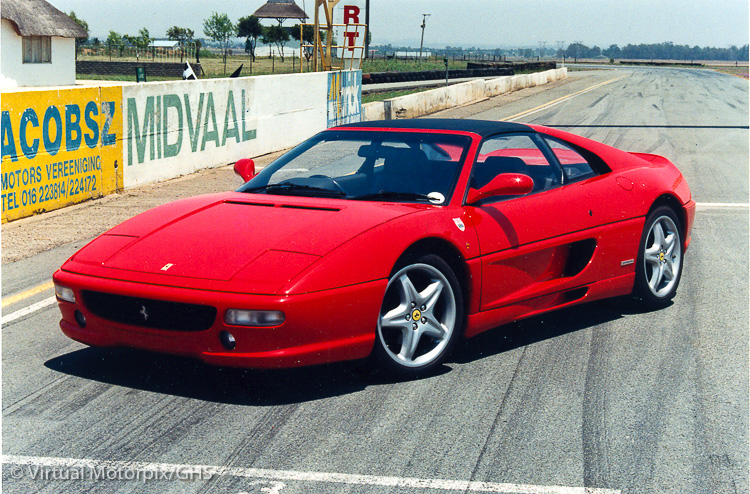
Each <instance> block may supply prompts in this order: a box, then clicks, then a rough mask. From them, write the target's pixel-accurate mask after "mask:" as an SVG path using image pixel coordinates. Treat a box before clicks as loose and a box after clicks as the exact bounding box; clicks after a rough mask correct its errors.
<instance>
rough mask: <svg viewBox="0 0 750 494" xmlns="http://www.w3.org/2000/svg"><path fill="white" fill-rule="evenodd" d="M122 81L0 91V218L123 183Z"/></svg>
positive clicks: (42, 208) (59, 204) (47, 207)
mask: <svg viewBox="0 0 750 494" xmlns="http://www.w3.org/2000/svg"><path fill="white" fill-rule="evenodd" d="M121 105H122V88H121V87H119V86H114V87H92V88H70V89H55V90H29V91H23V90H20V91H13V92H3V93H2V94H1V95H0V110H2V122H1V123H2V222H3V223H5V222H7V221H10V220H14V219H18V218H23V217H26V216H31V215H33V214H37V213H42V212H44V211H50V210H53V209H57V208H60V207H63V206H67V205H70V204H75V203H78V202H81V201H85V200H87V199H93V198H97V197H101V196H102V195H106V194H109V193H112V192H114V191H116V190H120V189H122V186H123V185H122V184H123V180H122V166H121V165H122V108H121Z"/></svg>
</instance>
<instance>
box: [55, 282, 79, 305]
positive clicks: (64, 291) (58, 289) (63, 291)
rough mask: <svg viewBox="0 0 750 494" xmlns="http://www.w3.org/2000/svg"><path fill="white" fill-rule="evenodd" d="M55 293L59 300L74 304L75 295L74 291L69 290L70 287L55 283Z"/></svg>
mask: <svg viewBox="0 0 750 494" xmlns="http://www.w3.org/2000/svg"><path fill="white" fill-rule="evenodd" d="M55 295H56V296H57V298H59V299H60V300H64V301H66V302H70V303H71V304H75V303H76V295H75V293H73V290H71V289H70V288H68V287H66V286H60V285H57V284H56V285H55Z"/></svg>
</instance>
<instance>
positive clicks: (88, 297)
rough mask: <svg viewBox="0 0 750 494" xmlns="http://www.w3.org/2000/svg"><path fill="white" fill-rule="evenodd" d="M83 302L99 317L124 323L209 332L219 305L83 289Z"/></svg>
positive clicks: (155, 327)
mask: <svg viewBox="0 0 750 494" xmlns="http://www.w3.org/2000/svg"><path fill="white" fill-rule="evenodd" d="M82 295H83V303H84V304H85V305H86V307H87V308H88V309H89V310H90V311H91V312H92V313H93V314H94V315H96V316H99V317H101V318H103V319H108V320H110V321H115V322H119V323H123V324H131V325H133V326H140V327H145V328H154V329H166V330H171V331H205V330H207V329H208V328H210V327H211V326H213V324H214V321H215V320H216V307H211V306H208V305H199V304H183V303H180V302H166V301H164V300H152V299H148V298H140V297H126V296H124V295H114V294H111V293H102V292H92V291H88V290H86V291H83V292H82Z"/></svg>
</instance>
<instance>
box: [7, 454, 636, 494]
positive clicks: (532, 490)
mask: <svg viewBox="0 0 750 494" xmlns="http://www.w3.org/2000/svg"><path fill="white" fill-rule="evenodd" d="M2 462H3V463H4V464H12V465H29V466H37V467H42V468H52V469H62V468H78V469H80V468H90V469H102V468H104V469H107V470H109V469H111V470H116V471H141V472H181V473H183V474H184V473H185V472H195V473H204V474H208V475H217V476H229V477H247V478H253V479H266V480H273V481H300V482H322V483H329V484H347V485H363V486H377V487H381V486H383V487H406V488H412V489H439V490H445V491H462V492H496V493H508V494H510V493H513V494H620V493H621V491H620V490H615V489H599V488H594V487H565V486H555V485H531V484H504V483H496V482H474V481H466V480H443V479H418V478H401V477H381V476H376V475H353V474H348V473H327V472H299V471H294V470H268V469H260V468H241V467H217V466H210V465H182V464H176V463H151V462H139V461H107V460H87V459H76V458H53V457H37V456H17V455H3V456H2ZM11 473H12V474H14V472H11Z"/></svg>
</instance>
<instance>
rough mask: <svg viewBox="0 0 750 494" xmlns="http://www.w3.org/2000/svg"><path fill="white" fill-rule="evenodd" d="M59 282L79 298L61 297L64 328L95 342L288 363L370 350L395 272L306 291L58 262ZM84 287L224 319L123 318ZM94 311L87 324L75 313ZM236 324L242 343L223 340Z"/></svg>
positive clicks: (236, 361)
mask: <svg viewBox="0 0 750 494" xmlns="http://www.w3.org/2000/svg"><path fill="white" fill-rule="evenodd" d="M53 279H54V281H55V283H57V284H59V285H62V286H66V287H69V288H71V289H72V290H73V292H74V293H75V296H76V302H75V303H70V302H65V301H62V300H58V304H59V306H60V311H61V312H62V320H61V321H60V328H61V329H62V331H63V333H65V334H66V335H67V336H68V337H70V338H72V339H74V340H76V341H79V342H81V343H84V344H86V345H90V346H98V347H130V348H138V349H142V350H148V351H154V352H160V353H168V354H175V355H184V356H188V357H194V358H197V359H200V360H202V361H204V362H206V363H209V364H213V365H220V366H232V367H255V368H281V367H295V366H305V365H316V364H322V363H327V362H335V361H341V360H354V359H360V358H364V357H366V356H368V355H369V354H370V352H371V351H372V348H373V345H374V342H375V336H376V335H375V330H376V327H377V318H378V317H379V311H380V305H381V302H382V299H383V294H384V293H385V288H386V285H387V280H377V281H372V282H368V283H362V284H358V285H353V286H348V287H342V288H336V289H333V290H326V291H321V292H314V293H307V294H302V295H276V296H269V295H248V294H241V293H228V292H216V291H206V290H195V289H187V288H179V287H168V286H161V285H151V284H143V283H133V282H128V281H121V280H112V279H104V278H97V277H91V276H86V275H81V274H77V273H71V272H68V271H62V270H58V271H57V272H56V273H55V274H54V276H53ZM83 290H92V291H97V292H103V293H111V294H118V295H124V296H129V297H142V298H144V299H153V300H161V301H169V302H180V303H187V304H205V305H211V306H213V307H215V308H216V309H217V316H216V320H215V321H214V323H213V325H212V326H211V327H210V328H209V329H207V330H204V331H190V332H186V331H174V330H161V329H153V328H146V327H139V326H133V325H130V324H123V323H119V322H115V321H112V320H108V319H104V318H102V317H98V316H96V315H95V314H93V313H92V312H91V310H90V308H89V307H87V306H86V305H85V303H84V298H83V296H82V291H83ZM228 309H253V310H281V311H283V312H284V314H285V315H286V319H285V321H284V322H283V323H282V324H281V325H279V326H275V327H244V326H233V325H228V324H226V323H225V322H224V314H225V312H226V311H227V310H228ZM76 311H80V312H81V313H83V315H84V316H85V318H86V325H85V327H82V326H81V325H80V324H79V323H78V322H77V321H76V317H75V312H76ZM222 331H228V332H230V333H231V334H232V335H233V336H234V338H235V340H236V346H235V348H233V349H231V350H229V349H227V348H226V347H225V346H224V345H222V343H221V340H220V336H219V335H220V333H221V332H222Z"/></svg>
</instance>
